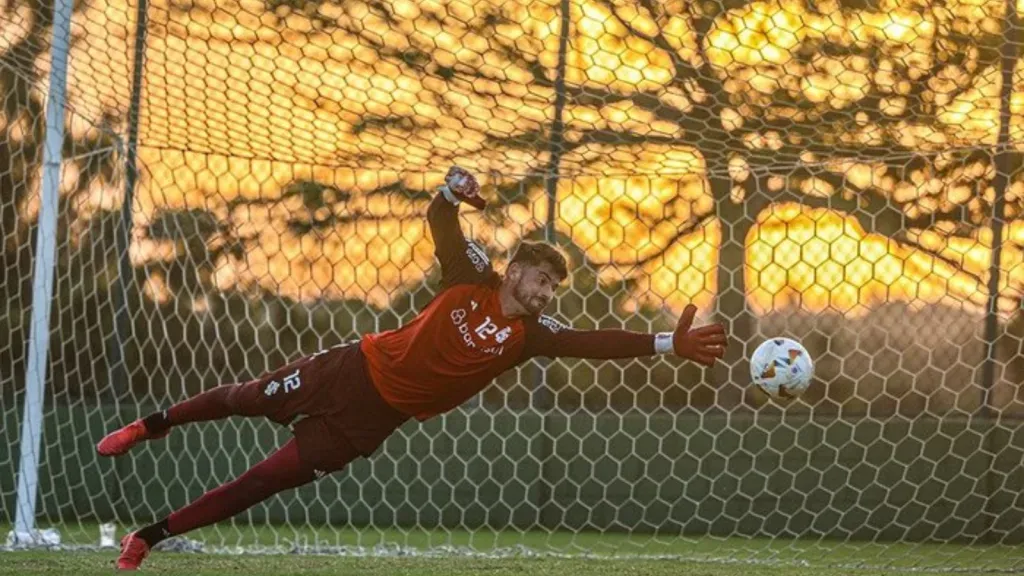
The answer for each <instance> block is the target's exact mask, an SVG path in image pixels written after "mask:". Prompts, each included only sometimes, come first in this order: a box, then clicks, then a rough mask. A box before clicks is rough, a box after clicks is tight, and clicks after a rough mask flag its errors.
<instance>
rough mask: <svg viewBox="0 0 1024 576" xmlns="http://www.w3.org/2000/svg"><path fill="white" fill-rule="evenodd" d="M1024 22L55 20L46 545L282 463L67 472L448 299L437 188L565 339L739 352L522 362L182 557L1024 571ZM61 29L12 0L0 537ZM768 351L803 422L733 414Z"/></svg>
mask: <svg viewBox="0 0 1024 576" xmlns="http://www.w3.org/2000/svg"><path fill="white" fill-rule="evenodd" d="M1008 7H1009V8H1010V12H1007V8H1008ZM140 8H141V9H140ZM1013 8H1014V5H1013V3H1012V2H1011V3H1007V2H999V1H990V0H976V1H967V0H944V1H939V0H906V1H904V0H863V1H852V0H850V1H847V0H820V1H817V0H792V1H791V0H779V1H776V0H758V1H749V0H711V1H696V0H695V1H685V2H684V1H682V0H669V1H662V2H654V1H650V0H635V1H633V0H630V1H626V0H425V1H419V2H415V1H412V0H357V1H345V2H341V1H324V2H320V1H308V2H298V1H294V0H227V1H221V0H218V1H214V0H173V1H170V2H168V1H165V0H151V1H149V2H144V3H143V4H142V6H141V7H140V6H139V5H137V4H136V3H129V2H124V1H123V0H85V1H82V2H76V3H75V8H74V13H73V16H72V29H71V45H70V51H69V70H68V92H67V96H66V101H65V102H64V106H65V108H66V122H65V130H66V135H65V139H64V145H63V152H62V154H63V159H62V161H61V163H60V175H61V179H60V180H61V181H60V201H59V205H58V207H57V211H58V217H59V219H58V233H57V239H56V263H55V283H54V293H53V299H52V316H51V322H50V330H49V333H50V339H49V340H50V345H49V353H48V357H47V359H46V362H45V369H46V378H45V393H44V398H45V406H44V409H43V414H44V423H43V428H42V444H41V449H40V453H39V455H40V458H39V486H38V507H37V509H36V511H35V518H36V525H38V526H40V527H46V526H58V527H59V528H60V530H61V532H62V535H63V541H64V544H65V545H72V546H91V545H94V544H96V541H97V538H98V532H97V529H96V526H97V525H98V524H99V523H103V522H115V523H117V524H118V525H119V527H121V528H122V529H123V528H127V527H131V526H137V525H139V524H143V523H148V522H150V521H152V520H154V519H156V518H158V517H161V516H164V515H166V514H167V513H168V512H170V511H171V510H173V509H174V508H177V507H179V506H181V505H182V504H184V503H185V502H187V501H189V500H191V499H194V498H195V497H197V496H198V495H200V494H202V493H203V492H204V491H206V490H208V489H210V488H212V487H214V486H216V485H218V484H220V483H222V482H224V481H226V480H228V479H230V478H233V477H235V476H237V475H238V474H240V473H241V472H243V471H244V470H246V469H247V468H248V467H249V466H251V465H252V464H255V463H256V462H258V461H260V460H261V459H262V458H263V457H264V456H265V455H266V454H267V453H268V452H269V451H271V450H272V449H273V448H274V447H275V446H277V445H279V444H280V443H282V442H283V441H284V440H285V439H286V438H287V437H288V431H287V430H285V429H282V428H280V427H276V426H275V425H273V424H271V423H269V422H267V421H264V420H254V419H241V418H238V419H231V420H228V421H224V422H220V423H216V424H207V425H202V426H192V427H189V428H187V429H183V431H182V432H181V433H177V434H175V435H174V436H172V438H171V439H169V440H167V441H164V442H154V443H149V444H147V445H145V446H144V447H142V448H140V449H139V450H138V451H137V452H136V453H133V455H132V456H131V457H130V458H127V459H119V460H103V459H100V458H98V457H97V456H96V455H95V452H94V450H93V445H94V444H95V442H96V441H97V440H98V439H99V438H100V437H102V435H103V434H104V433H105V432H107V431H108V430H110V429H112V428H113V427H116V426H119V425H121V424H123V423H125V422H127V421H129V420H131V419H133V418H136V417H138V416H141V415H145V414H148V413H150V412H152V411H153V410H156V409H158V408H160V407H165V406H167V405H169V404H171V403H173V402H176V401H179V400H181V399H184V398H185V397H187V396H189V395H192V394H195V393H198V392H200V391H202V390H206V389H209V388H211V387H213V386H217V385H219V384H222V383H229V382H239V381H245V380H248V379H251V378H254V377H256V376H259V375H260V374H262V373H264V372H267V371H269V370H271V369H273V368H276V367H278V366H280V365H282V364H283V363H285V362H286V361H288V360H291V359H294V358H297V357H300V356H303V355H308V354H312V353H314V352H316V351H318V350H321V349H324V348H327V347H330V346H333V345H335V344H337V343H339V342H343V341H348V340H352V339H357V338H359V337H361V335H363V334H367V333H370V332H376V331H380V330H385V329H390V328H394V327H397V326H399V325H401V324H403V323H405V322H407V321H409V320H410V319H412V318H413V317H415V315H416V313H417V312H418V311H419V310H420V309H422V307H423V306H424V305H425V304H426V303H427V302H428V301H429V300H430V298H431V297H432V296H433V295H434V294H435V293H436V291H437V290H438V281H439V274H438V271H437V266H436V265H435V261H434V252H433V248H434V247H433V244H432V241H431V239H430V235H429V233H428V231H427V226H426V221H425V212H426V206H427V203H428V202H429V200H430V198H431V197H432V195H433V193H434V190H435V188H436V187H437V186H438V185H439V184H440V183H441V182H442V179H443V176H444V174H445V172H446V171H447V170H448V168H449V166H451V165H460V166H463V167H465V168H467V169H469V170H471V171H472V172H474V173H475V174H477V175H478V177H479V179H480V181H481V183H482V185H483V194H484V196H486V197H487V198H488V200H489V201H490V204H489V205H488V207H487V208H486V209H484V210H482V211H476V210H472V209H468V208H464V209H463V210H462V225H463V229H464V230H465V232H466V235H467V236H471V237H473V238H474V239H476V240H477V241H478V242H479V243H480V244H481V245H483V246H485V247H486V249H487V251H488V253H489V255H490V257H491V259H492V261H493V262H494V263H495V267H496V268H497V269H498V270H499V271H500V270H502V269H503V266H504V264H505V263H506V262H507V260H508V258H509V257H510V255H511V253H512V251H513V250H514V249H515V247H516V245H517V243H518V242H519V241H520V239H523V238H526V239H534V240H538V239H543V240H546V241H549V242H552V243H554V244H556V245H558V246H560V247H561V248H563V249H564V250H565V251H566V253H567V254H568V255H569V257H570V260H571V271H570V272H571V273H570V278H569V279H568V281H567V282H566V284H565V286H564V287H563V288H561V290H560V291H559V293H558V295H557V297H556V299H555V302H553V303H552V305H551V309H549V311H548V312H549V313H550V314H552V315H553V316H555V317H556V318H558V319H559V320H561V321H563V322H565V323H568V324H571V325H572V326H574V327H576V328H581V329H594V328H624V329H629V330H636V331H642V332H654V331H662V330H667V329H670V327H671V326H672V325H673V324H674V322H675V319H676V318H677V316H678V314H679V313H680V311H681V310H682V308H683V306H684V305H686V304H687V303H691V302H692V303H694V304H696V305H697V306H698V307H699V309H700V313H699V321H701V322H706V321H712V320H715V321H721V322H724V323H725V325H726V326H727V328H728V330H729V333H730V338H731V346H730V347H729V350H728V353H727V355H726V357H725V359H724V361H723V362H722V363H720V364H719V365H718V366H717V367H716V368H714V369H710V370H703V369H701V368H699V367H697V366H695V365H692V364H687V363H685V362H682V361H679V360H678V359H675V358H673V357H670V356H653V357H649V358H641V359H636V360H631V361H615V362H593V361H586V360H539V361H534V362H531V363H529V364H527V365H524V366H522V367H521V368H519V369H517V370H514V371H512V372H509V373H507V374H505V375H503V376H502V377H500V378H499V379H498V380H497V381H496V382H495V383H494V384H492V385H491V386H490V387H489V388H488V389H487V390H485V391H484V393H483V394H481V395H480V396H479V397H477V398H474V399H473V400H471V401H470V402H469V403H468V404H467V405H465V406H462V407H460V408H459V409H457V410H456V411H454V412H452V413H449V414H447V415H444V416H441V417H438V418H435V419H433V420H431V421H429V422H427V423H424V424H419V423H411V424H408V425H406V426H405V427H403V428H402V429H401V430H400V431H399V432H398V433H396V434H395V435H394V436H393V437H392V438H391V439H390V440H389V441H388V442H387V443H386V445H385V446H384V448H383V450H382V452H381V453H380V454H378V455H376V456H375V457H373V458H370V459H367V460H360V461H357V462H356V463H354V464H353V465H352V466H350V467H349V468H348V469H347V470H346V471H344V472H341V473H338V474H334V475H330V476H328V477H326V478H323V479H321V480H320V481H318V482H317V483H315V484H312V485H309V486H306V487H303V488H300V489H298V490H296V491H294V492H289V493H286V494H284V495H281V496H277V497H274V498H273V499H271V500H269V501H268V502H267V503H265V504H261V505H258V506H256V507H255V508H253V509H252V510H250V511H249V512H247V513H245V514H242V515H240V516H238V517H236V518H234V519H233V520H232V521H230V522H225V523H221V524H218V525H217V526H215V527H212V528H208V529H205V530H203V531H201V532H199V533H197V534H194V535H189V538H192V539H193V541H198V542H202V543H203V544H204V545H205V546H206V547H207V549H213V550H234V549H244V550H259V549H265V548H267V547H270V548H273V549H281V548H282V547H283V548H284V549H302V550H326V551H334V552H337V553H349V552H351V553H362V552H365V551H367V550H376V551H377V552H380V553H389V552H403V551H409V550H414V549H415V550H419V551H421V552H424V553H426V552H430V551H433V552H438V551H440V552H442V553H458V552H460V551H462V552H465V551H469V550H472V551H474V553H486V554H495V555H499V554H525V553H531V552H532V553H552V554H580V553H587V552H593V553H609V554H640V555H676V556H682V557H691V558H710V559H718V560H726V561H758V562H762V561H764V562H769V561H778V562H812V563H833V564H836V563H838V564H851V565H852V564H869V565H892V564H899V563H910V564H914V565H917V566H921V567H928V568H957V567H964V566H969V567H972V568H976V567H989V568H1000V569H1001V568H1016V569H1020V568H1021V566H1022V564H1021V561H1020V559H1019V556H1018V557H1016V558H1014V557H1013V554H1012V553H1013V551H1014V550H1015V547H1016V546H1019V545H1020V544H1021V543H1022V541H1024V528H1022V526H1024V500H1022V497H1021V494H1022V493H1024V469H1022V461H1024V425H1022V418H1024V392H1022V390H1021V382H1024V360H1022V359H1024V356H1022V353H1024V350H1022V335H1024V316H1022V314H1021V296H1022V294H1024V220H1022V216H1021V213H1022V208H1024V192H1022V191H1024V180H1022V178H1021V172H1020V167H1019V159H1020V150H1021V143H1022V141H1024V140H1022V133H1021V126H1022V115H1021V111H1020V109H1019V103H1020V102H1019V101H1020V100H1021V98H1022V97H1024V91H1022V86H1024V75H1022V72H1021V71H1020V70H1019V67H1018V66H1017V63H1018V61H1019V57H1020V54H1019V52H1020V51H1019V49H1020V47H1021V45H1022V44H1024V36H1022V35H1021V34H1022V28H1021V27H1020V20H1019V17H1018V15H1017V13H1016V11H1015V10H1013ZM52 11H53V7H52V6H51V5H49V4H47V3H41V2H39V1H38V0H25V1H14V2H7V3H5V4H3V5H2V6H0V86H2V87H3V91H2V96H0V99H2V100H0V102H2V106H0V223H2V227H0V234H2V244H0V301H3V302H4V303H5V304H6V305H5V306H4V307H2V308H0V325H2V327H3V328H2V329H0V380H2V382H3V386H2V388H0V418H2V423H3V425H2V426H0V429H2V430H3V434H4V435H5V436H6V440H7V442H5V443H3V444H5V445H6V446H7V448H6V449H3V448H0V471H2V472H0V504H2V506H0V510H2V512H0V523H4V522H6V523H13V522H14V516H15V512H16V510H15V509H16V504H15V503H16V495H17V492H18V489H17V488H18V487H17V484H16V478H17V476H18V473H19V470H18V462H19V457H18V454H19V446H20V444H19V436H18V433H19V432H18V431H19V426H20V418H22V406H23V403H24V396H25V395H24V390H25V381H26V379H25V372H26V369H27V364H28V354H27V342H28V340H29V333H30V317H31V316H30V311H31V309H32V308H31V307H32V305H33V302H32V285H33V265H34V262H35V260H34V248H33V247H34V245H35V244H34V243H35V237H36V234H37V222H38V218H39V214H40V211H41V201H40V190H41V185H42V176H41V171H42V170H43V169H44V166H43V164H44V162H43V159H44V156H43V141H44V137H45V132H46V126H45V107H46V101H47V96H48V94H49V92H48V89H49V84H48V74H49V71H50V63H51V37H52V34H53V33H54V31H53V29H52V28H53V26H52V23H53V14H52ZM140 17H141V18H143V20H142V21H141V22H140V20H139V19H140ZM140 31H142V32H144V34H140V33H139V32H140ZM137 43H139V44H137ZM137 50H138V53H140V54H142V55H143V58H142V59H141V60H137V59H136V58H135V57H134V54H136V51H137ZM136 71H138V72H139V76H138V78H139V80H140V84H139V86H140V91H139V103H140V106H139V108H138V117H137V120H138V121H137V123H133V122H132V114H130V113H129V112H130V110H131V101H132V87H133V77H134V76H135V74H136ZM133 132H137V138H136V137H134V136H132V134H133ZM133 158H134V165H135V167H136V168H137V171H138V174H137V178H136V177H135V175H134V174H133V173H132V170H131V165H130V162H131V161H132V159H133ZM126 201H127V204H125V203H126ZM122 232H124V233H125V234H124V236H122V235H121V234H122ZM777 335H786V336H789V337H792V338H796V339H798V340H800V341H801V342H802V343H803V344H804V345H805V346H806V347H807V348H808V350H809V351H810V353H811V355H812V356H813V357H814V360H815V363H816V369H817V373H816V378H815V382H814V383H813V385H812V386H811V388H810V390H809V391H808V392H807V393H806V394H805V395H804V396H803V397H801V398H799V399H797V400H794V401H792V402H790V403H787V404H780V403H777V402H774V401H770V400H768V399H766V398H764V397H763V396H761V395H760V394H759V393H758V392H756V391H755V390H753V389H752V388H751V387H750V385H749V374H748V371H749V365H748V363H747V358H748V356H749V354H750V353H751V352H752V351H753V349H754V347H755V346H756V345H757V344H759V343H760V342H762V341H763V340H764V339H766V338H769V337H772V336H777ZM4 531H5V532H6V530H4ZM185 542H186V544H187V543H188V541H185Z"/></svg>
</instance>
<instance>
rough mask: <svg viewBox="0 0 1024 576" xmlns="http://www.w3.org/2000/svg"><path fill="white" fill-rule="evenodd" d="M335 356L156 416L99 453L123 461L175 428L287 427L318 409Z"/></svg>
mask: <svg viewBox="0 0 1024 576" xmlns="http://www.w3.org/2000/svg"><path fill="white" fill-rule="evenodd" d="M331 352H332V353H331V354H327V353H324V354H314V355H313V356H309V357H306V358H302V359H299V360H297V361H295V362H292V363H290V364H288V365H286V366H282V367H280V368H278V369H277V370H274V371H273V372H270V373H267V374H264V375H263V376H261V377H260V378H258V379H256V380H252V381H250V382H245V383H242V384H225V385H222V386H218V387H216V388H213V389H210V390H207V391H205V392H202V393H200V394H197V395H195V396H193V397H191V398H189V399H187V400H184V401H182V402H179V403H177V404H175V405H173V406H171V407H170V408H167V409H166V410H161V411H159V412H154V413H153V414H150V415H149V416H146V417H145V418H140V419H138V420H136V421H134V422H132V423H131V424H128V425H127V426H125V427H123V428H120V429H118V430H115V431H114V432H111V433H110V434H107V435H106V436H105V437H104V438H103V439H102V440H100V442H99V444H97V445H96V451H97V452H98V453H99V454H100V455H101V456H120V455H122V454H125V453H127V452H128V451H129V450H131V449H132V448H133V447H134V446H136V445H137V444H139V443H140V442H144V441H146V440H154V439H157V438H163V437H164V436H167V434H169V433H170V430H171V428H172V427H174V426H179V425H181V424H188V423H191V422H208V421H211V420H221V419H224V418H228V417H231V416H266V417H268V418H270V419H271V420H274V421H275V422H278V423H281V424H284V423H287V422H289V421H290V420H291V419H292V418H293V417H294V416H295V415H296V414H301V413H305V409H306V408H308V407H309V406H316V404H317V398H316V396H317V393H318V391H319V387H320V386H321V385H322V384H324V383H325V382H329V381H330V380H331V372H330V366H331V365H332V363H335V362H336V359H335V358H333V356H337V355H338V354H339V353H340V352H342V350H341V349H340V348H339V349H337V350H333V349H332V350H331ZM303 383H305V385H304V386H303V385H302V384H303Z"/></svg>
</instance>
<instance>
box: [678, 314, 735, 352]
mask: <svg viewBox="0 0 1024 576" xmlns="http://www.w3.org/2000/svg"><path fill="white" fill-rule="evenodd" d="M696 314H697V307H696V306H694V305H693V304H690V305H688V306H687V307H686V309H685V310H683V315H682V316H680V317H679V324H677V325H676V331H675V332H673V333H672V348H673V349H674V350H675V353H676V355H677V356H682V357H683V358H686V359H687V360H693V361H694V362H696V363H698V364H702V365H704V366H713V365H714V364H715V360H717V359H719V358H721V357H722V356H724V355H725V345H726V343H727V342H728V340H727V338H726V336H725V328H724V327H723V326H722V325H721V324H708V325H707V326H701V327H700V328H693V329H692V330H691V329H690V327H691V326H692V325H693V317H694V315H696Z"/></svg>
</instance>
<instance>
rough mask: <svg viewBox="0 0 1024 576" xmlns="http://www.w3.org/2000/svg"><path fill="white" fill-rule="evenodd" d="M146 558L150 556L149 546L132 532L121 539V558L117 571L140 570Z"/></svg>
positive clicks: (118, 560) (119, 558)
mask: <svg viewBox="0 0 1024 576" xmlns="http://www.w3.org/2000/svg"><path fill="white" fill-rule="evenodd" d="M146 556H149V544H146V541H145V540H143V539H142V538H139V537H138V536H136V535H135V532H132V533H131V534H128V535H127V536H125V537H124V538H121V556H119V557H118V559H117V569H118V570H138V569H139V565H141V564H142V561H143V560H145V559H146Z"/></svg>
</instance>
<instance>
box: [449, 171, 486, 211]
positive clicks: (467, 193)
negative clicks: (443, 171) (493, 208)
mask: <svg viewBox="0 0 1024 576" xmlns="http://www.w3.org/2000/svg"><path fill="white" fill-rule="evenodd" d="M440 190H441V194H443V195H444V197H445V199H446V200H448V201H449V202H451V203H452V204H455V205H456V206H458V204H459V202H465V203H466V204H469V205H470V206H472V207H474V208H476V209H477V210H483V208H484V206H486V205H487V202H486V201H485V200H484V199H483V197H482V196H480V184H479V183H478V182H477V181H476V177H474V176H473V175H472V174H470V173H469V172H468V171H466V170H465V169H463V168H459V167H458V166H452V167H451V169H450V170H448V175H447V176H445V177H444V185H442V186H441V188H440Z"/></svg>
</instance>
